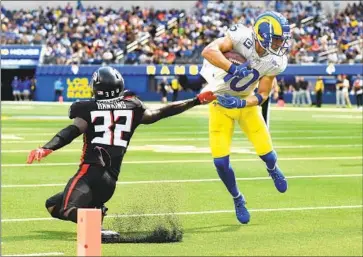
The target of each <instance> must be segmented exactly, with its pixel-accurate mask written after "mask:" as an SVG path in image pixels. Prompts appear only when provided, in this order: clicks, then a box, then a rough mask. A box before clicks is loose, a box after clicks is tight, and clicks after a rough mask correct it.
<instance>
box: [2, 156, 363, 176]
mask: <svg viewBox="0 0 363 257" xmlns="http://www.w3.org/2000/svg"><path fill="white" fill-rule="evenodd" d="M362 158H363V157H362V156H344V157H341V156H322V157H285V158H284V157H281V158H279V161H325V160H362ZM257 160H258V159H257V158H251V159H249V158H245V159H232V160H231V162H255V161H257ZM165 163H179V164H180V163H183V164H186V163H212V160H209V159H208V160H185V159H180V160H166V161H165V160H163V161H124V162H123V164H165ZM74 165H79V163H77V162H59V163H33V164H26V163H11V164H1V167H31V166H34V167H36V166H74ZM2 172H4V171H3V170H2Z"/></svg>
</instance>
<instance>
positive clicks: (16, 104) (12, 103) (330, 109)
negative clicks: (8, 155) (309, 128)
mask: <svg viewBox="0 0 363 257" xmlns="http://www.w3.org/2000/svg"><path fill="white" fill-rule="evenodd" d="M144 103H145V104H146V106H148V107H156V108H157V107H160V106H165V104H161V103H158V102H144ZM71 104H72V102H63V103H58V102H25V101H20V102H17V101H1V105H2V106H7V107H9V109H11V106H14V107H15V109H16V108H19V105H30V106H37V105H48V106H49V105H50V106H59V107H61V106H70V105H71ZM195 109H205V110H207V109H208V105H202V106H197V107H196V108H195ZM271 110H276V111H305V112H311V111H314V112H345V113H347V112H357V111H358V110H356V109H354V108H352V109H350V108H337V107H335V105H333V104H332V105H331V107H324V108H316V107H308V106H305V107H293V106H291V107H290V106H285V107H277V106H271Z"/></svg>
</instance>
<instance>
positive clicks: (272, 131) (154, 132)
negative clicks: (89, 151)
mask: <svg viewBox="0 0 363 257" xmlns="http://www.w3.org/2000/svg"><path fill="white" fill-rule="evenodd" d="M165 128H166V129H169V128H170V127H165ZM175 128H177V127H175ZM179 128H180V127H179ZM190 128H194V129H196V130H197V129H198V130H200V128H196V127H190ZM270 132H271V133H272V134H291V133H292V132H293V133H304V132H305V133H314V134H315V133H322V134H327V133H334V132H335V133H338V132H340V133H346V131H341V130H292V131H291V130H271V131H270ZM4 133H5V134H1V136H2V137H3V136H4V135H6V133H10V131H8V132H5V131H4ZM12 133H16V134H17V135H20V136H54V135H55V133H56V131H54V132H43V133H42V132H35V133H34V132H20V131H18V132H14V131H12ZM208 133H209V131H208V128H205V131H163V134H165V135H194V134H195V135H198V134H201V135H203V134H208ZM135 134H136V135H142V134H158V135H159V134H160V131H152V130H148V131H142V130H138V131H137V132H136V133H135ZM234 134H243V132H242V131H239V130H237V131H234ZM5 139H6V138H5ZM9 139H11V138H9Z"/></svg>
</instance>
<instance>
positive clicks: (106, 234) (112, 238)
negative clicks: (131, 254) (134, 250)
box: [101, 229, 120, 244]
mask: <svg viewBox="0 0 363 257" xmlns="http://www.w3.org/2000/svg"><path fill="white" fill-rule="evenodd" d="M101 241H102V243H103V244H114V243H119V242H120V234H119V233H117V232H115V231H112V230H105V229H102V230H101Z"/></svg>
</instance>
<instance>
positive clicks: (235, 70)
mask: <svg viewBox="0 0 363 257" xmlns="http://www.w3.org/2000/svg"><path fill="white" fill-rule="evenodd" d="M249 65H250V62H249V61H247V62H245V63H242V64H241V65H236V64H232V65H231V67H229V69H228V73H229V75H227V76H225V78H224V81H225V82H227V81H228V80H230V79H231V78H232V77H238V78H240V79H243V78H244V77H247V76H248V75H250V74H251V73H252V72H253V69H250V68H249V67H248V66H249Z"/></svg>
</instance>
